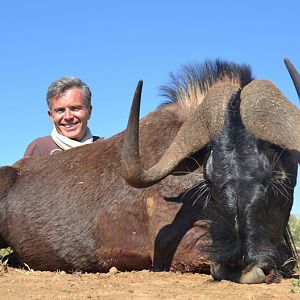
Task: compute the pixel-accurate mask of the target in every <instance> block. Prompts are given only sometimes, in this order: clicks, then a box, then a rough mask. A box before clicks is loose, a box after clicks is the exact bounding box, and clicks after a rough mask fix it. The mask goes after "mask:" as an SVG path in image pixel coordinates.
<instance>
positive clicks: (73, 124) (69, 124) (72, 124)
mask: <svg viewBox="0 0 300 300" xmlns="http://www.w3.org/2000/svg"><path fill="white" fill-rule="evenodd" d="M78 123H79V122H74V123H68V124H61V126H62V127H64V128H68V129H71V128H73V127H75V126H76V125H77V124H78Z"/></svg>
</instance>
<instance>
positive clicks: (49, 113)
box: [48, 109, 53, 121]
mask: <svg viewBox="0 0 300 300" xmlns="http://www.w3.org/2000/svg"><path fill="white" fill-rule="evenodd" d="M48 116H49V118H50V119H51V121H53V117H52V114H51V110H50V109H48Z"/></svg>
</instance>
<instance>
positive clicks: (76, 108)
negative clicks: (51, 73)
mask: <svg viewBox="0 0 300 300" xmlns="http://www.w3.org/2000/svg"><path fill="white" fill-rule="evenodd" d="M91 96H92V94H91V91H90V88H89V87H88V86H87V85H86V84H85V83H84V82H82V81H81V79H79V78H76V77H62V78H60V79H58V80H56V81H54V82H53V83H51V84H50V86H49V88H48V92H47V104H48V115H49V117H50V119H51V121H52V123H53V124H54V128H53V130H52V133H51V135H49V136H45V137H42V138H38V139H36V140H34V141H33V142H32V143H31V144H30V145H29V146H28V147H27V149H26V151H25V154H24V157H27V156H43V155H47V154H52V153H55V152H56V151H63V150H68V149H71V148H74V147H78V146H81V145H85V144H90V143H93V142H94V141H96V140H98V139H99V137H96V136H92V134H91V132H90V129H89V128H88V126H87V125H88V120H89V119H90V117H91V114H92V104H91Z"/></svg>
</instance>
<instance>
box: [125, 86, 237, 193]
mask: <svg viewBox="0 0 300 300" xmlns="http://www.w3.org/2000/svg"><path fill="white" fill-rule="evenodd" d="M141 90H142V81H140V82H139V83H138V85H137V88H136V92H135V95H134V98H133V103H132V107H131V111H130V117H129V121H128V126H127V130H126V132H125V137H124V145H123V152H122V173H123V177H124V179H125V180H126V181H127V182H128V183H129V184H130V185H132V186H134V187H138V188H141V187H148V186H151V185H153V184H154V183H156V182H158V181H160V180H162V179H163V178H165V177H166V176H168V175H169V174H170V173H171V172H172V171H173V170H174V169H175V168H176V167H177V165H178V164H179V163H180V162H181V161H182V160H183V159H184V158H185V157H187V156H190V155H192V154H193V153H195V152H196V151H198V150H200V149H202V148H203V147H204V146H205V145H207V144H208V143H209V142H210V140H211V138H212V137H213V136H214V135H215V134H216V133H217V132H218V131H219V130H220V129H221V128H222V127H223V125H224V114H225V111H226V108H227V105H228V102H229V101H230V99H233V98H234V97H235V96H236V94H237V93H238V92H239V90H240V87H238V86H235V85H233V84H232V83H229V82H220V83H217V84H215V85H214V86H212V87H211V88H210V89H209V90H208V92H207V94H206V96H205V97H204V99H203V101H202V103H201V104H200V105H199V106H198V107H197V109H196V110H195V112H194V113H193V114H192V115H191V116H190V117H189V118H188V119H187V120H186V121H185V122H184V124H183V125H182V126H181V128H180V130H179V131H178V133H177V135H176V137H175V139H174V141H173V142H172V143H171V145H170V147H169V148H168V149H167V150H166V152H165V153H164V155H163V156H162V158H161V159H160V160H159V161H158V162H157V163H156V164H155V165H154V166H153V167H151V168H149V169H148V170H143V168H142V166H141V161H140V156H139V107H140V100H141Z"/></svg>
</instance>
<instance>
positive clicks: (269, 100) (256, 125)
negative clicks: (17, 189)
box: [240, 80, 300, 153]
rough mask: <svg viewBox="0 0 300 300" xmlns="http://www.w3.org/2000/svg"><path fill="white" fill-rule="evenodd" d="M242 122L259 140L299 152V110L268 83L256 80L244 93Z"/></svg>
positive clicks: (241, 107)
mask: <svg viewBox="0 0 300 300" xmlns="http://www.w3.org/2000/svg"><path fill="white" fill-rule="evenodd" d="M240 112H241V118H242V121H243V123H244V125H245V127H246V128H247V130H249V131H250V132H251V133H253V134H254V135H256V136H257V137H258V138H260V139H263V140H266V141H269V142H271V143H273V144H276V145H279V146H281V147H282V148H287V149H289V150H294V151H297V152H298V153H300V111H299V110H298V109H297V108H296V106H294V105H293V104H292V103H291V102H289V101H288V100H287V99H286V98H285V97H284V96H283V94H282V93H281V92H280V91H279V89H278V88H277V87H276V86H275V85H274V84H273V83H272V82H271V81H269V80H254V81H252V82H250V83H249V84H248V85H247V86H246V87H244V88H243V90H242V92H241V106H240Z"/></svg>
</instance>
